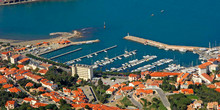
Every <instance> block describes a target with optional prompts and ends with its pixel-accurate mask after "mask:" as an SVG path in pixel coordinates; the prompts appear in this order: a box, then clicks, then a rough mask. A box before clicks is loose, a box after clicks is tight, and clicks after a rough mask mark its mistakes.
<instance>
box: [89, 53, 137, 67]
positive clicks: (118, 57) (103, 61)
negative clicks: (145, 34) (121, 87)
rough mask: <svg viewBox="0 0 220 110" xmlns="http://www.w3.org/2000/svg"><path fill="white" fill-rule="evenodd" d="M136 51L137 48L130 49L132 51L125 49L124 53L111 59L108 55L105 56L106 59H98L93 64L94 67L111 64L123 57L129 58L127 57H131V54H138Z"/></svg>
mask: <svg viewBox="0 0 220 110" xmlns="http://www.w3.org/2000/svg"><path fill="white" fill-rule="evenodd" d="M136 51H137V50H133V51H130V52H128V51H125V53H124V54H121V55H118V56H115V57H113V58H110V59H109V58H107V57H105V60H101V61H99V60H97V61H96V62H94V65H93V66H92V67H93V68H98V67H99V66H104V65H107V64H110V63H112V62H114V61H116V60H121V59H122V57H124V58H127V57H129V56H132V55H135V54H136Z"/></svg>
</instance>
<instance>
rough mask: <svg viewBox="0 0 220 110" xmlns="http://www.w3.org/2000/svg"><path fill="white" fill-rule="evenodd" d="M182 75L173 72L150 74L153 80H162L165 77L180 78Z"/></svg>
mask: <svg viewBox="0 0 220 110" xmlns="http://www.w3.org/2000/svg"><path fill="white" fill-rule="evenodd" d="M178 75H180V73H172V72H153V73H151V74H150V76H151V79H161V78H163V77H174V76H178Z"/></svg>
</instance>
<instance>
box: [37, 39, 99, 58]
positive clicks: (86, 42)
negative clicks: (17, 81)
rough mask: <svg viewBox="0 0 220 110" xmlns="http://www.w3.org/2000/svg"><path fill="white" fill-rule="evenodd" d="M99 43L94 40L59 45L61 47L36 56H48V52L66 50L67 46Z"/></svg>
mask: <svg viewBox="0 0 220 110" xmlns="http://www.w3.org/2000/svg"><path fill="white" fill-rule="evenodd" d="M99 41H100V40H98V39H96V40H88V41H79V42H71V43H70V44H66V45H61V46H59V47H57V48H54V49H50V50H49V51H44V52H41V53H39V54H38V56H41V55H44V54H48V53H50V52H53V51H57V50H60V49H63V48H66V47H69V46H72V45H82V44H91V43H95V42H99Z"/></svg>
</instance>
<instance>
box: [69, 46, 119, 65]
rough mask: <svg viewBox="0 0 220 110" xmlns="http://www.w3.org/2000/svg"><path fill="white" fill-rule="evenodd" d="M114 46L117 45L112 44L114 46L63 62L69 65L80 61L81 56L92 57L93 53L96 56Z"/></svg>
mask: <svg viewBox="0 0 220 110" xmlns="http://www.w3.org/2000/svg"><path fill="white" fill-rule="evenodd" d="M116 47H117V45H114V46H112V47H109V48H105V49H102V50H100V51H97V52H93V53H90V54H88V55H84V56H82V57H79V58H76V59H73V60H71V61H67V62H65V63H66V64H68V65H70V64H73V63H75V62H78V61H81V60H82V59H83V58H91V57H93V55H96V56H97V55H98V53H101V52H107V51H108V50H110V49H113V48H116Z"/></svg>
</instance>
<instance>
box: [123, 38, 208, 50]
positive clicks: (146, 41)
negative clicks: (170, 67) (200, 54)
mask: <svg viewBox="0 0 220 110" xmlns="http://www.w3.org/2000/svg"><path fill="white" fill-rule="evenodd" d="M124 39H126V40H131V41H134V42H138V43H142V44H144V45H150V46H154V47H158V48H162V49H165V50H178V51H193V50H198V49H200V48H204V47H194V46H178V45H168V44H164V43H161V42H156V41H153V40H149V39H144V38H140V37H135V36H125V37H124Z"/></svg>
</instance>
